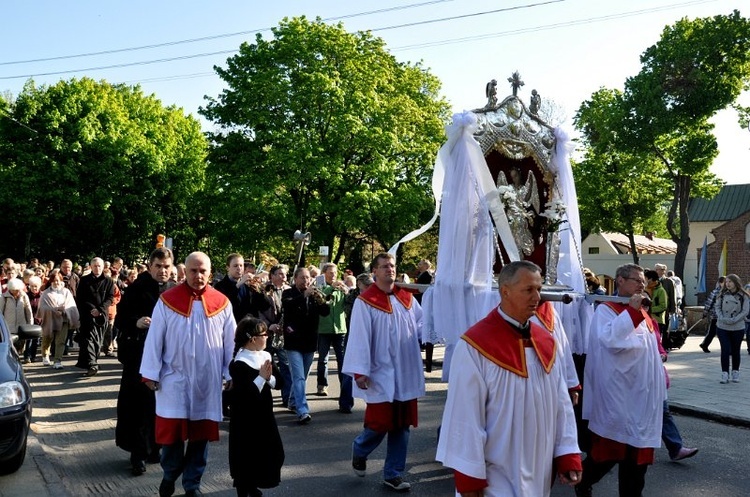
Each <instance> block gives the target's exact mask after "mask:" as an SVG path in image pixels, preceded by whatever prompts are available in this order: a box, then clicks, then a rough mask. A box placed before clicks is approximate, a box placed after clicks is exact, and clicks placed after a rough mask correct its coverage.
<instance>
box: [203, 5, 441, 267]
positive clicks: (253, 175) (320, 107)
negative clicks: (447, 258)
mask: <svg viewBox="0 0 750 497" xmlns="http://www.w3.org/2000/svg"><path fill="white" fill-rule="evenodd" d="M272 31H273V37H272V38H271V39H268V40H267V39H264V38H263V37H262V36H261V35H258V36H257V38H256V40H255V43H252V44H251V43H244V44H242V46H241V47H240V51H239V53H238V54H237V55H235V56H232V57H230V58H229V59H228V60H227V64H226V67H223V68H222V67H216V68H215V70H216V72H217V73H218V74H219V76H220V77H221V78H222V79H223V80H224V82H225V83H226V86H227V89H226V90H224V91H223V92H222V93H221V94H220V95H219V96H218V97H217V98H208V102H207V104H206V107H205V108H204V109H202V110H201V113H202V114H203V115H204V116H205V117H206V118H208V119H210V120H212V121H213V122H214V123H215V124H217V125H218V126H219V127H221V130H220V131H219V132H216V133H212V134H211V135H210V138H211V141H212V145H213V146H212V149H211V152H210V164H209V167H208V171H207V174H208V177H209V185H211V189H210V191H209V192H208V195H207V196H206V197H205V199H204V202H205V206H206V208H207V209H209V212H211V217H212V219H213V222H214V224H213V225H212V226H211V233H212V234H213V236H214V237H215V240H216V244H217V245H221V246H226V245H229V244H234V245H237V246H242V247H245V248H246V249H250V250H252V249H254V248H256V247H266V248H269V249H271V250H273V249H276V250H285V247H287V248H286V250H289V248H288V247H291V242H290V238H291V234H292V233H293V231H294V230H295V229H302V230H303V231H311V232H312V237H313V242H312V243H311V244H310V250H311V251H312V249H313V248H315V249H317V246H319V245H328V246H329V247H331V249H332V250H334V249H335V250H336V252H335V253H333V254H332V256H333V260H339V258H340V257H341V255H342V254H343V252H344V250H345V248H346V247H350V248H353V247H354V246H356V245H357V244H358V243H359V242H360V241H361V240H363V239H372V240H375V241H377V242H379V243H381V244H382V245H384V246H388V245H389V244H391V243H393V242H395V241H396V240H397V239H398V238H399V237H400V236H401V235H403V234H405V233H407V232H408V231H410V230H411V229H413V228H414V227H416V226H418V225H419V224H420V223H421V222H422V221H424V220H425V219H426V218H429V216H430V213H431V207H432V206H431V200H430V198H429V193H428V192H429V188H428V186H427V185H428V184H429V180H430V175H431V168H432V164H433V160H434V157H435V154H436V152H437V149H438V148H439V146H440V143H441V142H442V141H443V126H444V124H445V122H446V119H447V115H448V106H447V104H446V103H445V102H444V101H443V100H442V99H440V98H439V97H438V91H439V88H440V85H439V82H438V80H437V79H436V78H435V77H434V76H432V75H431V74H430V73H429V72H428V71H427V70H426V69H424V68H423V67H422V66H421V65H420V64H415V65H410V64H405V63H400V62H398V61H396V60H395V58H394V57H393V56H391V55H390V54H389V53H388V52H387V51H386V49H385V46H384V42H383V41H382V40H381V39H379V38H375V37H373V36H372V35H371V34H370V33H354V34H353V33H347V32H346V31H345V30H344V29H343V26H342V25H340V24H339V25H336V26H331V25H327V24H325V23H323V22H322V21H321V20H320V19H318V20H316V21H309V20H307V19H305V18H295V19H285V20H284V21H282V22H281V24H280V25H279V26H278V27H277V28H275V29H273V30H272Z"/></svg>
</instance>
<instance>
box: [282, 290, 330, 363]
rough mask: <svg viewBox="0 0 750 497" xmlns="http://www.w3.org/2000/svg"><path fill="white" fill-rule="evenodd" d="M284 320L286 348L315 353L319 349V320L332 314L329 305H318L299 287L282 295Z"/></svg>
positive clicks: (285, 291) (323, 303)
mask: <svg viewBox="0 0 750 497" xmlns="http://www.w3.org/2000/svg"><path fill="white" fill-rule="evenodd" d="M281 308H282V312H283V318H282V319H283V320H284V348H285V349H286V350H296V351H297V352H315V351H316V350H317V349H318V318H319V317H320V316H327V315H328V314H329V313H330V312H331V308H330V307H329V306H328V303H327V302H326V301H325V300H323V302H322V303H320V304H318V303H316V302H315V300H314V299H313V298H312V297H305V295H304V294H303V293H302V292H300V291H299V290H298V289H297V287H292V288H290V289H288V290H284V293H282V294H281Z"/></svg>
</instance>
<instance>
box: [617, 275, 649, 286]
mask: <svg viewBox="0 0 750 497" xmlns="http://www.w3.org/2000/svg"><path fill="white" fill-rule="evenodd" d="M622 279H624V280H631V281H635V282H636V283H639V284H641V285H643V286H646V282H645V281H643V279H641V278H631V277H630V276H624V277H623V278H622Z"/></svg>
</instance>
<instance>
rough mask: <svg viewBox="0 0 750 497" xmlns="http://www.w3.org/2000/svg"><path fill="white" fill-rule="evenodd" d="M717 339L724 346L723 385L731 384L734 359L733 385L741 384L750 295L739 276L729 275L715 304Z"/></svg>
mask: <svg viewBox="0 0 750 497" xmlns="http://www.w3.org/2000/svg"><path fill="white" fill-rule="evenodd" d="M714 307H715V310H716V336H718V337H719V343H720V344H721V383H729V357H730V356H731V358H732V383H738V382H739V381H740V347H741V346H742V338H743V335H744V334H745V333H744V332H745V318H746V317H747V316H748V314H750V295H748V294H747V293H745V290H744V289H743V288H742V281H740V278H739V276H737V275H736V274H729V275H727V279H726V281H725V282H724V289H723V290H722V291H721V292H719V296H718V297H717V298H716V304H714Z"/></svg>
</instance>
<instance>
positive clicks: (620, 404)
mask: <svg viewBox="0 0 750 497" xmlns="http://www.w3.org/2000/svg"><path fill="white" fill-rule="evenodd" d="M615 279H616V282H617V292H618V294H619V295H620V296H621V297H628V299H629V301H628V303H627V304H619V303H614V302H604V303H602V304H599V306H598V307H597V308H596V311H595V312H594V321H593V322H592V326H591V336H590V338H589V351H588V356H587V359H586V369H585V372H584V396H583V418H584V419H587V420H588V421H589V430H590V431H591V449H590V451H589V453H588V457H586V460H585V461H584V463H583V470H584V471H583V480H582V481H581V483H580V484H579V485H577V486H576V495H577V496H579V497H580V496H583V497H586V496H591V495H592V489H591V487H592V485H594V484H595V483H596V482H598V481H599V480H601V479H602V477H604V475H606V474H607V473H608V472H609V471H610V470H611V469H612V468H613V467H614V466H615V465H616V464H619V465H620V467H619V475H618V479H619V491H620V495H621V496H630V495H641V492H642V491H643V487H644V486H645V482H646V470H647V469H648V465H649V464H653V462H654V449H655V448H656V447H659V446H660V445H661V432H662V417H663V409H664V400H665V399H666V381H665V378H664V367H663V366H662V359H661V355H660V354H659V344H658V338H657V332H658V329H657V328H656V327H654V326H653V322H652V320H651V319H650V318H649V314H648V312H647V311H646V310H645V309H644V308H643V299H644V297H646V294H645V293H644V290H645V288H646V279H645V277H644V275H643V268H641V267H640V266H637V265H635V264H625V265H623V266H620V267H618V268H617V272H616V273H615Z"/></svg>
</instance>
